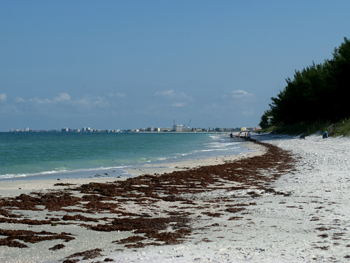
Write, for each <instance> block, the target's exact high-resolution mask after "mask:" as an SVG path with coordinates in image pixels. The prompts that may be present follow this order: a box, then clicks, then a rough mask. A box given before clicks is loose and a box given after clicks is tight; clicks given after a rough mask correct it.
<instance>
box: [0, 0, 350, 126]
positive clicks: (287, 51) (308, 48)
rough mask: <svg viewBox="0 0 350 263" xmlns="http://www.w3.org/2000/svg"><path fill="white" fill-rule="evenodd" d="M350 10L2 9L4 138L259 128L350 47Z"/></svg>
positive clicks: (15, 4) (182, 6)
mask: <svg viewBox="0 0 350 263" xmlns="http://www.w3.org/2000/svg"><path fill="white" fill-rule="evenodd" d="M349 10H350V1H345V0H344V1H342V0H336V1H322V0H318V1H316V0H315V1H312V0H310V1H299V0H295V1H271V0H266V1H260V0H256V1H249V0H244V1H243V0H241V1H234V0H231V1H207V0H198V1H194V0H192V1H189V0H186V1H184V0H176V1H175V0H174V1H168V0H165V1H164V0H160V1H152V0H148V1H144V0H142V1H141V0H140V1H137V0H132V1H122V0H120V1H90V0H81V1H79V0H76V1H65V0H60V1H49V0H45V1H44V0H42V1H35V0H31V1H17V0H12V1H7V0H0V47H1V48H0V131H8V130H10V129H12V128H13V129H23V128H24V127H30V128H31V129H60V128H63V127H71V128H81V127H86V126H88V127H91V128H98V129H128V128H142V127H150V126H156V127H171V126H172V125H173V120H175V122H176V124H188V123H189V121H190V120H191V127H203V128H207V127H242V126H244V127H251V126H257V125H258V123H259V121H260V117H261V115H262V114H263V112H264V110H266V109H268V108H269V106H268V104H269V103H270V102H271V100H270V98H271V97H273V96H276V95H277V94H278V93H279V91H280V90H282V89H283V88H284V87H285V79H286V78H288V77H290V78H292V77H293V74H294V71H295V70H301V69H302V68H304V67H307V66H309V65H311V64H312V62H313V61H314V62H315V63H322V62H324V60H325V59H329V58H332V52H333V50H334V48H335V47H338V46H339V45H340V44H341V43H342V42H343V38H344V37H347V38H349V37H350V36H349V25H350V16H349ZM296 106H297V105H296ZM291 110H293V109H291Z"/></svg>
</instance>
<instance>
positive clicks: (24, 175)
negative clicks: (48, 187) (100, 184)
mask: <svg viewBox="0 0 350 263" xmlns="http://www.w3.org/2000/svg"><path fill="white" fill-rule="evenodd" d="M130 167H131V166H130V165H123V166H111V167H98V168H89V169H75V170H59V171H57V170H55V171H45V172H40V173H28V174H3V175H0V179H9V178H19V177H28V178H30V177H32V176H45V175H54V174H69V173H81V172H91V171H101V170H102V171H103V170H110V169H126V168H130Z"/></svg>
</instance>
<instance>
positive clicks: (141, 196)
mask: <svg viewBox="0 0 350 263" xmlns="http://www.w3.org/2000/svg"><path fill="white" fill-rule="evenodd" d="M265 147H266V146H265ZM268 147H269V148H271V146H268ZM259 148H261V147H259ZM267 152H268V151H267ZM267 152H265V153H264V154H262V153H263V151H261V152H260V153H261V154H262V155H259V154H257V153H256V152H255V153H251V154H250V155H254V157H251V158H243V157H241V158H237V159H236V160H235V161H230V160H227V159H226V160H224V159H221V160H215V162H216V161H221V164H214V165H207V166H201V167H199V168H198V167H197V168H193V169H189V168H186V169H185V170H182V171H173V172H170V171H169V172H168V173H164V174H161V175H140V176H136V177H131V178H120V180H117V181H114V182H113V183H111V182H103V183H102V182H101V181H104V180H105V179H106V178H103V179H102V178H101V179H100V178H97V179H94V180H91V179H88V180H87V181H86V180H84V179H80V180H77V181H73V180H54V181H52V180H50V181H43V182H41V183H42V184H38V183H37V181H31V182H24V181H13V182H8V183H5V184H2V185H1V188H0V189H1V193H2V195H1V199H0V200H1V201H0V212H1V214H2V216H1V217H0V222H1V225H0V235H2V236H4V237H5V238H3V239H1V240H0V245H1V246H2V249H1V252H0V259H1V260H2V261H3V262H16V261H23V262H37V261H40V262H57V261H58V260H65V259H66V260H69V259H70V258H74V257H81V256H83V257H86V259H88V258H89V257H90V258H94V257H98V256H102V254H101V253H100V252H101V251H102V249H101V248H108V249H111V247H117V248H116V250H115V251H118V250H120V251H122V252H123V253H122V255H124V252H125V253H129V252H130V251H133V250H132V249H133V248H143V247H152V246H156V247H158V246H161V247H168V246H173V245H176V244H182V243H184V242H187V241H188V240H190V239H191V237H190V236H192V234H193V232H194V231H195V230H194V228H193V224H194V223H195V221H196V218H198V217H202V216H204V217H207V218H208V219H212V218H215V217H217V213H214V211H213V208H214V207H213V205H214V206H216V205H217V204H215V203H214V204H212V201H211V199H212V198H214V199H216V198H218V197H219V198H221V199H224V200H225V199H227V198H228V199H232V198H233V199H235V195H236V194H239V195H242V196H245V197H250V196H251V194H252V193H250V191H249V189H250V190H251V189H258V188H261V187H262V186H263V185H265V183H266V182H268V181H270V180H273V176H272V177H271V176H267V177H266V175H265V176H262V177H261V176H260V175H257V174H256V175H251V176H249V178H248V177H245V176H243V178H242V177H241V176H242V175H244V174H246V172H247V171H242V168H240V167H246V169H247V170H248V169H250V171H252V170H251V169H252V168H253V167H255V166H256V165H258V166H260V164H261V161H257V162H256V163H255V165H252V160H254V159H255V158H263V159H264V160H267V159H266V158H265V157H266V155H269V154H268V153H267ZM270 155H271V154H270ZM248 156H249V154H248ZM213 161H214V160H213ZM197 165H198V164H195V165H194V166H197ZM242 165H243V166H242ZM282 166H285V164H283V165H282ZM229 167H231V168H229ZM234 167H235V168H234ZM227 169H237V175H232V174H230V172H231V171H229V172H227ZM213 173H219V174H224V173H226V175H225V176H223V175H213ZM108 179H112V180H113V179H114V180H115V178H108ZM92 181H94V182H92ZM258 181H259V182H258ZM74 182H75V183H79V184H73V183H74ZM48 183H49V184H51V185H50V186H49V185H48ZM53 183H56V184H58V185H56V186H54V185H53ZM84 183H85V184H84ZM52 188H54V190H53V189H52ZM230 189H231V190H230ZM247 189H248V190H247ZM228 190H229V191H230V193H229V194H227V193H226V192H227V191H228ZM232 191H233V192H234V193H235V194H233V192H232ZM236 192H237V193H236ZM255 194H256V195H258V193H255V192H254V194H253V195H255ZM57 198H58V199H57ZM241 198H242V197H241ZM56 199H57V200H56ZM103 201H107V203H105V202H103ZM115 201H116V202H115ZM111 202H112V203H111ZM108 203H109V205H108V207H106V205H107V204H108ZM223 205H224V206H226V210H227V211H228V212H226V213H227V215H228V216H231V215H232V214H231V213H235V212H236V210H237V208H232V207H231V206H230V205H229V204H226V201H224V204H223ZM188 206H190V207H188ZM191 206H195V207H197V208H195V207H191ZM193 208H195V209H199V211H200V212H199V214H198V211H193ZM244 209H245V208H242V207H241V208H239V209H238V210H237V211H242V210H244ZM193 212H194V213H193ZM111 213H112V214H111ZM196 214H197V216H195V215H196ZM169 215H170V217H169ZM115 216H117V217H115ZM230 218H232V219H230V220H235V219H234V218H235V217H232V216H231V217H230ZM208 219H205V220H204V221H203V220H202V219H201V220H200V221H201V222H202V223H203V222H204V223H205V224H207V222H206V221H207V220H208ZM130 222H133V223H132V225H129V223H130ZM196 228H197V227H196ZM42 230H45V231H46V232H47V233H48V234H46V235H45V236H46V237H45V238H44V240H47V241H43V240H41V239H42V237H41V235H42V234H41V233H42ZM133 233H141V234H137V235H134V234H133ZM142 233H144V234H142ZM101 238H102V239H103V242H102V243H101V241H102V240H101ZM60 239H65V240H66V241H65V242H70V244H65V243H61V242H62V241H61V242H59V240H60ZM38 240H39V241H38ZM49 240H50V241H49ZM51 240H52V241H51ZM96 241H97V243H96ZM141 241H142V242H141ZM135 242H136V243H135ZM40 243H44V246H45V247H47V248H48V249H47V250H40V252H39V250H38V249H39V248H40V247H42V245H43V244H40ZM113 243H115V244H113ZM118 244H119V245H118ZM89 248H90V249H89ZM130 249H131V250H130ZM50 250H54V251H56V250H57V252H55V253H53V252H52V251H50ZM112 251H113V250H110V252H112ZM19 252H23V253H19ZM38 253H39V254H38ZM77 253H78V254H77ZM91 253H92V254H93V256H91V255H90V254H91ZM87 255H90V256H87ZM119 256H120V255H119ZM118 260H119V259H118ZM64 262H70V261H64Z"/></svg>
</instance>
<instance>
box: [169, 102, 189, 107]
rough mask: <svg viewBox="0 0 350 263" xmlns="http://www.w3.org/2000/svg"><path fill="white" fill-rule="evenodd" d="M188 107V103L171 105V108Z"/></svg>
mask: <svg viewBox="0 0 350 263" xmlns="http://www.w3.org/2000/svg"><path fill="white" fill-rule="evenodd" d="M186 105H187V103H184V102H174V103H173V104H171V106H173V107H185V106H186Z"/></svg>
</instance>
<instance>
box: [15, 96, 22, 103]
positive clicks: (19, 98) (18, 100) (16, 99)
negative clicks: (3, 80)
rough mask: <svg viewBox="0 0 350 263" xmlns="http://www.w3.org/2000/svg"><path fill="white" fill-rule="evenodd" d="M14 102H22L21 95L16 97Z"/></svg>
mask: <svg viewBox="0 0 350 263" xmlns="http://www.w3.org/2000/svg"><path fill="white" fill-rule="evenodd" d="M15 102H24V99H22V98H21V97H16V98H15Z"/></svg>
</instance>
